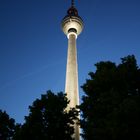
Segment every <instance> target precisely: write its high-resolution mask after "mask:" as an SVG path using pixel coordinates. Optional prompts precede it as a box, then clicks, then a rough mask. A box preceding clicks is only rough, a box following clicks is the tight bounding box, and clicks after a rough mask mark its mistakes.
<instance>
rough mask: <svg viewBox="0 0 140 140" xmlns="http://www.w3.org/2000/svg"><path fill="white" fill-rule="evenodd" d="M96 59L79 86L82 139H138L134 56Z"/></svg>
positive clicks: (139, 93)
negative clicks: (80, 88) (81, 99)
mask: <svg viewBox="0 0 140 140" xmlns="http://www.w3.org/2000/svg"><path fill="white" fill-rule="evenodd" d="M121 60H122V61H121V63H120V64H119V65H116V64H115V63H112V62H100V63H97V64H96V65H95V66H96V72H95V73H94V72H91V73H89V75H90V79H88V80H87V81H86V83H85V84H84V85H83V86H82V88H83V90H84V92H85V95H84V96H83V103H82V104H81V106H80V108H81V111H82V117H83V119H82V120H81V127H82V129H83V134H82V136H83V138H84V139H85V140H119V139H127V140H139V139H140V69H139V68H138V66H137V63H136V59H135V57H134V56H133V55H132V56H127V57H124V58H122V59H121Z"/></svg>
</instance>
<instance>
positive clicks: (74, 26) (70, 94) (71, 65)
mask: <svg viewBox="0 0 140 140" xmlns="http://www.w3.org/2000/svg"><path fill="white" fill-rule="evenodd" d="M62 29H63V32H64V34H65V35H67V38H68V54H67V68H66V83H65V93H66V94H67V98H68V99H69V100H70V103H69V105H68V108H67V109H68V110H69V109H70V108H73V107H76V105H79V88H78V66H77V49H76V39H77V37H78V35H79V34H80V33H81V32H82V30H83V20H82V19H81V17H80V16H79V15H78V10H77V9H76V8H75V5H74V0H71V7H70V8H69V9H68V11H67V15H66V16H65V17H64V18H63V20H62ZM74 130H75V132H74V138H75V140H79V139H80V132H79V130H80V128H79V126H78V125H77V124H76V122H75V125H74Z"/></svg>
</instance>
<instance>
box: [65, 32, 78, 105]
mask: <svg viewBox="0 0 140 140" xmlns="http://www.w3.org/2000/svg"><path fill="white" fill-rule="evenodd" d="M65 93H67V97H68V99H69V100H70V103H69V108H70V107H75V106H76V105H79V90H78V66H77V49H76V35H75V34H73V33H71V34H70V35H69V39H68V54H67V70H66V85H65Z"/></svg>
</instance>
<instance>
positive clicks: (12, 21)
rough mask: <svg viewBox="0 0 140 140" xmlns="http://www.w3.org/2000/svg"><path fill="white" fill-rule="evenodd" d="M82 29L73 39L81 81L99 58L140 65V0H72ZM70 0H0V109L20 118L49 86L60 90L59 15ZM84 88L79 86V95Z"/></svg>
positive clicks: (63, 48)
mask: <svg viewBox="0 0 140 140" xmlns="http://www.w3.org/2000/svg"><path fill="white" fill-rule="evenodd" d="M75 3H76V7H77V9H78V11H79V15H80V16H81V17H82V18H83V20H84V30H83V32H82V34H81V35H80V36H79V37H78V39H77V49H78V67H79V68H78V69H79V72H78V73H79V86H81V85H83V84H84V83H85V80H86V78H88V73H89V72H90V71H95V67H94V64H95V63H97V62H99V61H101V60H104V61H106V60H110V61H113V62H116V63H117V64H118V63H120V58H121V57H124V56H127V55H129V54H134V55H135V56H136V59H137V60H138V64H140V1H139V0H76V2H75ZM69 7H70V0H0V109H2V110H6V111H7V113H8V114H9V115H10V116H11V117H13V118H15V120H16V122H18V123H23V120H24V116H25V115H28V106H29V105H31V104H32V102H33V101H34V100H35V99H36V98H40V95H41V94H44V93H45V92H46V91H47V90H52V91H53V92H55V93H56V92H59V91H64V86H65V71H66V58H67V38H66V36H65V35H64V34H63V32H62V30H61V20H62V18H63V17H64V16H65V15H66V11H67V9H68V8H69ZM82 94H83V91H82V90H81V89H80V95H82Z"/></svg>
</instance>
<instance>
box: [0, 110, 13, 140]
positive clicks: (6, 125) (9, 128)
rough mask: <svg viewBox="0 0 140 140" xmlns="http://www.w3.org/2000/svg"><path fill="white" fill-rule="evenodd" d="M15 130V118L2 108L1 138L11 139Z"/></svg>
mask: <svg viewBox="0 0 140 140" xmlns="http://www.w3.org/2000/svg"><path fill="white" fill-rule="evenodd" d="M14 132H15V120H14V119H12V118H10V117H9V115H8V114H7V113H6V112H5V111H2V110H0V140H11V139H12V137H13V135H14Z"/></svg>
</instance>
